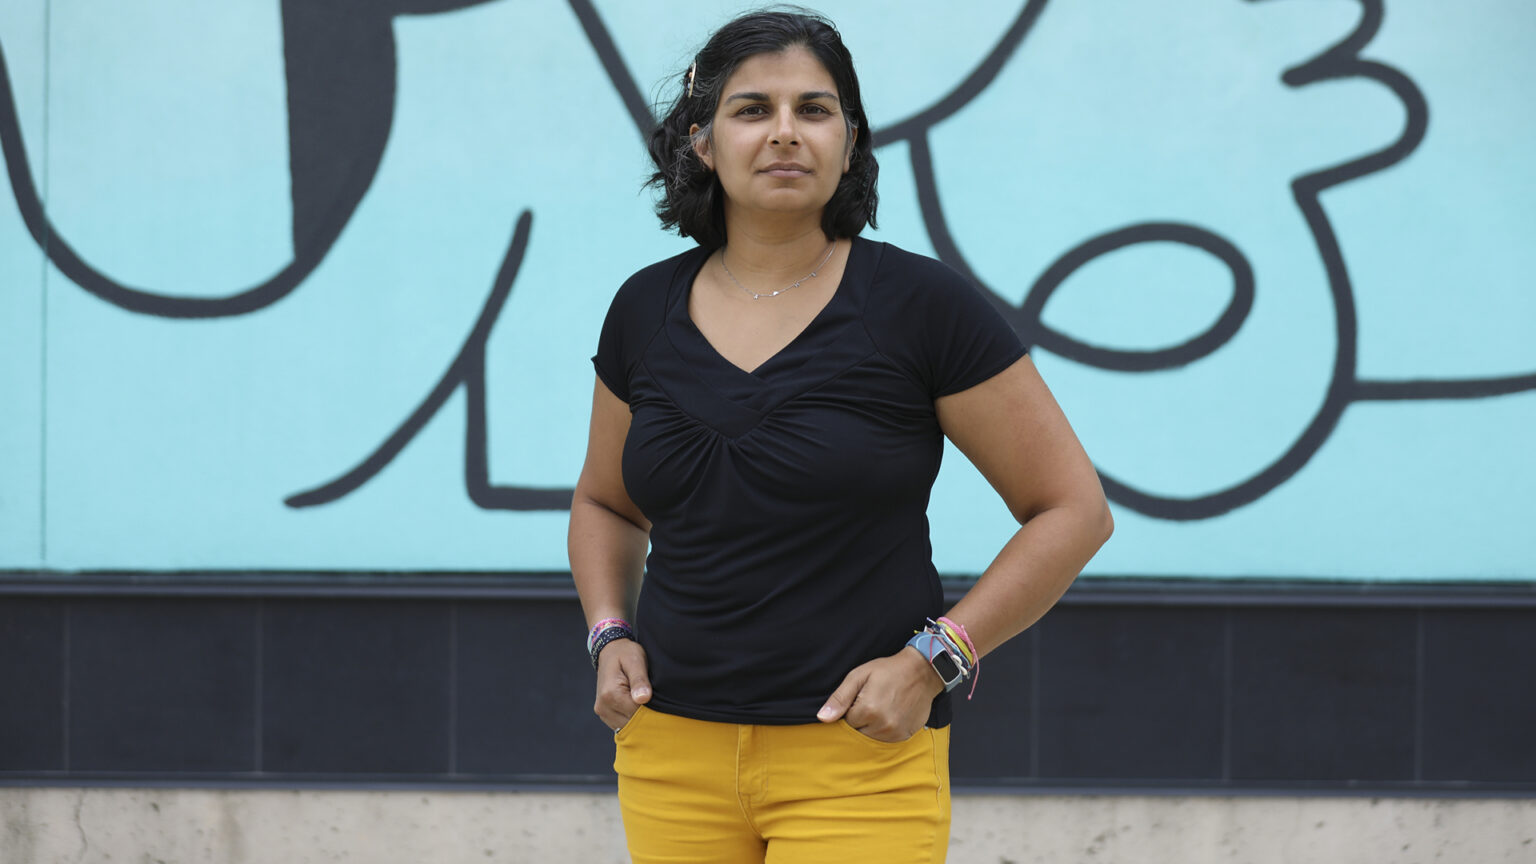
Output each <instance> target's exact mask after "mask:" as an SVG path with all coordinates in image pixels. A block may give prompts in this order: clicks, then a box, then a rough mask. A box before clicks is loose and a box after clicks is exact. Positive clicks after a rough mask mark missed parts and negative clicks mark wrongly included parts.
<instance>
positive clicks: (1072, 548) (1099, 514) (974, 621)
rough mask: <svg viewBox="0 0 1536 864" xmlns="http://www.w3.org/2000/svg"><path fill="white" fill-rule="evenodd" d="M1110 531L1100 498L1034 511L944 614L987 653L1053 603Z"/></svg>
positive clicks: (1031, 622)
mask: <svg viewBox="0 0 1536 864" xmlns="http://www.w3.org/2000/svg"><path fill="white" fill-rule="evenodd" d="M1113 530H1114V522H1113V519H1112V517H1111V516H1110V514H1109V508H1108V506H1107V505H1104V504H1103V499H1102V498H1100V499H1098V500H1097V501H1089V502H1084V503H1080V504H1076V505H1063V506H1059V507H1054V508H1051V509H1047V510H1043V511H1041V512H1039V513H1037V514H1035V515H1034V516H1032V517H1031V518H1029V519H1028V520H1027V521H1025V523H1024V524H1023V525H1021V526H1019V530H1018V531H1017V532H1015V533H1014V535H1013V537H1012V538H1011V539H1010V540H1009V541H1008V543H1007V544H1006V545H1004V546H1003V549H1002V551H1001V552H999V553H998V555H997V557H996V558H995V559H994V560H993V561H992V564H991V566H989V567H988V568H987V570H986V572H985V573H983V574H982V576H981V578H980V579H978V580H977V581H976V584H975V585H974V586H972V588H971V590H970V591H967V592H966V594H965V597H964V598H962V599H961V601H960V602H959V603H957V604H955V607H954V608H953V609H951V610H950V612H949V617H950V618H951V619H953V620H954V621H955V622H956V623H959V624H961V625H962V626H964V627H965V629H966V632H967V634H968V635H969V636H970V637H971V641H972V642H974V643H975V645H976V650H977V651H978V652H980V653H981V654H982V655H986V654H987V653H989V652H990V651H992V650H993V649H995V648H997V647H998V646H999V645H1001V644H1003V643H1004V642H1006V641H1008V640H1009V639H1011V638H1013V637H1014V636H1016V635H1018V634H1019V633H1020V632H1022V631H1024V630H1025V629H1026V628H1028V627H1029V626H1030V625H1032V624H1034V623H1035V622H1036V621H1038V620H1039V619H1040V617H1041V616H1042V615H1044V614H1045V613H1046V612H1047V611H1048V610H1049V609H1050V608H1051V607H1052V606H1053V605H1055V603H1056V601H1057V600H1059V599H1060V598H1061V595H1062V594H1063V593H1065V592H1066V590H1067V586H1069V585H1071V584H1072V580H1073V579H1076V578H1077V574H1078V573H1080V572H1081V571H1082V569H1083V567H1084V566H1086V565H1087V563H1088V561H1089V559H1091V558H1092V557H1093V555H1094V553H1095V552H1097V551H1098V550H1099V547H1100V546H1103V545H1104V542H1105V541H1106V540H1108V539H1109V535H1110V533H1111V532H1112V531H1113Z"/></svg>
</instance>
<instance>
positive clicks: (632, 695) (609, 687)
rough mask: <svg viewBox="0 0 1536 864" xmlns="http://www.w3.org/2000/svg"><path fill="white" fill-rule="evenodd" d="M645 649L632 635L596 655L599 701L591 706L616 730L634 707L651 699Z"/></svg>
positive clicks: (626, 719) (633, 711) (624, 721)
mask: <svg viewBox="0 0 1536 864" xmlns="http://www.w3.org/2000/svg"><path fill="white" fill-rule="evenodd" d="M646 666H647V664H646V659H645V649H644V648H641V647H640V643H639V642H636V641H634V640H633V639H618V640H615V641H613V642H609V643H608V645H607V646H606V647H605V648H603V652H602V653H601V654H599V655H597V702H596V704H594V705H593V706H592V710H593V711H594V712H596V714H597V716H598V717H599V718H600V719H601V720H602V721H603V723H605V724H606V725H607V726H608V728H609V729H612V730H613V731H615V732H617V731H619V730H620V729H622V728H624V724H625V723H628V722H629V718H630V716H631V715H633V714H634V713H635V709H637V708H639V707H640V706H641V705H644V704H645V703H647V702H649V701H651V679H650V676H649V675H648V674H647V671H646Z"/></svg>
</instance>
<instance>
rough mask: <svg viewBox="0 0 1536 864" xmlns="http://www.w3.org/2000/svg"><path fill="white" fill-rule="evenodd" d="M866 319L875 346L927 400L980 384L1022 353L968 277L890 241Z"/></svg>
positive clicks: (1016, 337) (1020, 343)
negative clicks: (912, 382) (903, 370)
mask: <svg viewBox="0 0 1536 864" xmlns="http://www.w3.org/2000/svg"><path fill="white" fill-rule="evenodd" d="M865 320H866V321H867V322H869V325H870V327H871V333H870V335H871V336H872V337H873V338H874V340H875V344H876V345H878V346H879V347H880V350H881V351H882V352H883V353H884V354H886V356H887V357H889V358H890V359H891V360H892V361H894V362H895V363H896V364H897V365H898V366H900V367H901V368H903V369H905V370H906V371H907V374H909V375H910V376H911V377H912V378H913V379H914V380H915V381H916V383H917V384H918V385H919V386H920V387H922V388H923V390H924V391H925V392H926V393H927V394H928V396H929V397H930V398H933V399H937V398H938V397H940V396H946V395H949V394H951V393H958V392H960V391H961V390H965V389H967V388H969V387H973V386H975V385H977V384H980V383H981V382H983V381H985V380H987V379H988V378H991V377H992V376H993V375H996V374H997V373H999V372H1001V371H1003V370H1004V369H1007V368H1008V367H1009V366H1011V365H1013V363H1014V362H1015V361H1017V360H1018V359H1019V358H1020V357H1023V356H1024V354H1025V351H1026V349H1025V346H1024V343H1023V340H1021V339H1020V338H1019V334H1018V333H1017V332H1016V331H1015V330H1014V329H1013V325H1011V324H1009V323H1008V321H1007V319H1005V318H1004V317H1003V314H1002V312H1001V311H999V310H998V308H997V307H995V306H994V305H993V304H992V302H991V301H990V300H988V299H987V298H986V297H985V296H984V295H983V294H982V293H981V291H980V290H978V289H977V288H976V287H975V286H974V285H972V284H971V282H970V280H968V279H966V278H965V277H964V276H961V275H960V274H959V273H958V272H956V271H955V270H954V269H953V268H951V267H949V266H948V265H946V264H944V263H942V262H939V261H935V260H933V259H932V258H927V257H924V256H922V255H915V254H913V253H911V252H907V251H905V250H903V249H900V248H898V247H895V246H890V245H889V244H887V245H886V247H885V253H884V255H882V258H881V262H880V266H879V272H878V275H877V277H876V285H875V291H874V293H873V294H872V295H871V299H870V304H869V307H868V310H867V311H866V316H865Z"/></svg>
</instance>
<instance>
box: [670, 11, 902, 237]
mask: <svg viewBox="0 0 1536 864" xmlns="http://www.w3.org/2000/svg"><path fill="white" fill-rule="evenodd" d="M796 45H801V46H804V47H805V48H806V49H807V50H809V51H810V52H811V54H812V55H814V56H815V57H816V59H817V60H819V61H821V65H822V66H824V67H826V70H827V72H828V73H829V74H830V75H831V76H832V81H833V83H835V84H836V85H837V97H838V101H839V102H840V103H841V106H842V110H843V117H844V119H845V122H846V123H847V125H848V130H849V135H850V137H851V136H852V134H853V130H854V129H858V137H857V138H855V139H854V142H853V153H852V155H851V158H850V164H849V169H848V171H847V173H845V174H844V175H843V177H842V179H841V180H840V181H839V182H838V184H837V191H836V192H834V193H832V200H831V201H828V202H827V206H826V209H825V210H823V211H822V215H821V230H822V231H823V232H824V233H825V234H826V235H827V239H828V240H836V239H838V238H840V237H853V236H855V235H857V234H858V233H859V232H860V231H863V230H864V226H865V225H868V226H870V227H871V228H878V227H879V226H878V225H877V224H876V223H875V207H876V205H877V204H878V203H879V200H880V196H879V194H878V193H877V192H876V190H875V180H876V178H877V177H878V176H879V174H880V166H879V164H878V163H876V162H875V153H874V142H873V140H872V137H871V135H870V134H869V121H868V119H867V118H866V117H865V116H864V104H863V101H862V99H861V98H860V97H859V76H858V75H857V74H855V73H854V71H853V57H852V56H850V55H849V53H848V49H847V48H846V47H844V46H843V38H842V36H840V35H838V32H837V27H836V26H834V25H833V24H832V22H831V21H828V20H827V19H826V18H824V17H822V16H820V15H818V14H816V13H814V12H811V11H810V10H808V9H800V8H791V9H787V10H765V11H759V12H752V13H748V14H746V15H743V16H741V17H740V18H737V19H736V20H734V21H732V22H730V23H729V24H726V25H725V26H724V27H721V28H720V29H719V30H717V31H715V34H714V35H713V36H711V37H710V38H709V42H708V43H706V44H705V45H704V48H703V49H702V50H700V51H699V53H698V54H697V55H695V57H694V62H695V63H696V64H697V65H696V67H695V68H696V70H697V71H696V72H695V73H694V77H693V94H692V95H691V96H690V95H689V94H688V71H687V70H684V71H683V73H682V75H680V76H679V78H678V80H679V82H680V83H681V85H682V88H681V92H680V93H679V94H678V97H677V100H676V101H675V102H673V103H672V106H671V108H670V109H669V110H668V111H667V112H666V114H665V116H664V117H663V118H662V120H661V122H660V124H658V125H657V126H656V128H655V129H653V130H652V131H651V134H650V136H649V138H648V140H647V142H646V146H647V149H648V150H649V151H650V155H651V161H653V162H655V163H656V173H655V174H653V175H651V179H650V180H649V181H648V182H647V183H646V185H647V186H654V187H658V188H659V189H660V190H661V195H660V196H659V198H658V200H657V201H656V215H657V216H658V217H660V218H661V225H662V227H663V228H667V229H673V228H675V229H677V233H679V234H681V235H683V236H684V237H692V238H693V239H694V240H695V241H697V242H698V244H699V245H700V246H703V247H704V248H706V249H717V248H719V247H721V246H724V245H725V240H726V238H725V191H724V190H723V189H721V188H720V180H719V178H718V177H716V176H715V173H714V172H713V171H711V170H709V168H707V167H705V165H704V162H703V161H702V160H701V159H699V155H698V153H696V152H694V149H693V146H694V143H695V141H696V140H702V139H703V138H705V137H707V136H708V135H709V134H710V132H711V122H712V121H713V120H714V116H715V108H716V107H717V106H718V105H719V103H720V89H721V88H722V87H724V86H725V82H726V80H727V79H729V78H730V77H731V74H732V73H733V72H735V71H736V67H738V66H740V65H741V64H742V62H743V61H745V60H747V59H748V58H749V57H753V56H755V55H758V54H774V53H778V52H779V51H783V50H785V49H787V48H790V47H792V46H796ZM695 123H697V124H698V125H699V131H698V133H697V134H696V135H694V136H691V137H690V136H689V134H688V129H689V128H690V127H691V126H693V125H694V124H695Z"/></svg>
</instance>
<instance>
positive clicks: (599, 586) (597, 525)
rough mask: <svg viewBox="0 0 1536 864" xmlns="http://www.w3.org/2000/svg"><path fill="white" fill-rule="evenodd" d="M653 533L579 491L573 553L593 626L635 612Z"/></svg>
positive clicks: (574, 513)
mask: <svg viewBox="0 0 1536 864" xmlns="http://www.w3.org/2000/svg"><path fill="white" fill-rule="evenodd" d="M649 538H650V533H649V532H648V531H646V530H645V529H644V528H642V527H640V526H639V525H636V524H635V523H633V522H631V521H629V520H628V519H626V518H624V517H623V516H621V515H619V514H618V513H617V512H615V511H614V510H612V509H609V508H608V507H605V506H603V505H602V504H600V503H598V502H597V501H595V500H593V499H592V498H590V497H587V496H585V495H582V494H581V492H580V490H578V491H577V494H576V496H575V498H574V499H573V500H572V501H571V527H570V533H569V534H568V535H567V541H566V543H567V551H568V553H569V555H570V560H571V576H572V577H573V578H574V579H575V582H576V593H577V595H578V596H579V597H580V598H581V609H582V612H583V613H584V614H585V615H586V618H587V626H588V627H591V626H592V625H593V624H595V623H597V622H598V621H600V620H602V619H604V618H623V617H626V616H628V615H629V614H630V613H631V612H632V611H633V610H634V600H635V594H636V593H637V592H638V591H639V590H640V578H641V574H642V573H643V572H644V570H645V553H646V546H647V543H648V542H649Z"/></svg>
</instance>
